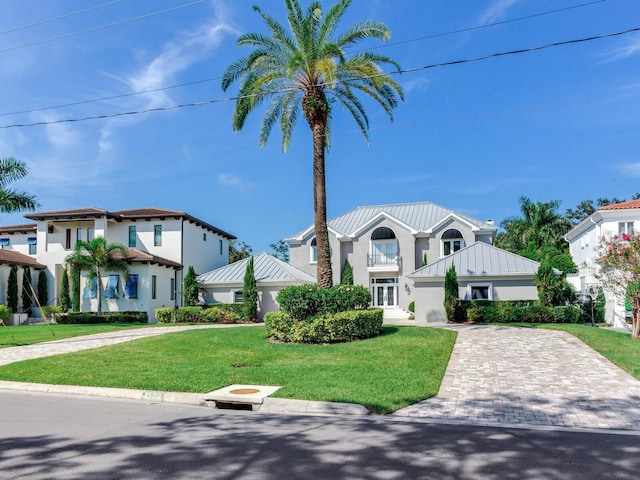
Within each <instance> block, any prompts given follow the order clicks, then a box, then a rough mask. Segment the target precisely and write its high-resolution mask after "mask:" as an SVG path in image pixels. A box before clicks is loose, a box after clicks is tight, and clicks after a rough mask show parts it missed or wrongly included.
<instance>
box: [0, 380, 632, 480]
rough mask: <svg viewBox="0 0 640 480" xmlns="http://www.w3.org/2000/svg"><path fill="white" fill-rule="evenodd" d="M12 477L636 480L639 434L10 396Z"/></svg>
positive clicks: (6, 428) (8, 464)
mask: <svg viewBox="0 0 640 480" xmlns="http://www.w3.org/2000/svg"><path fill="white" fill-rule="evenodd" d="M0 403H1V404H2V405H3V408H2V420H1V422H0V425H1V427H0V442H1V444H0V445H1V446H0V478H2V479H5V478H6V479H9V478H10V479H26V478H28V479H66V480H71V479H165V478H166V479H169V478H171V479H209V478H211V479H247V480H248V479H271V478H274V479H275V478H283V479H476V480H477V479H573V478H576V479H577V478H580V479H608V478H616V479H627V478H628V479H632V478H633V479H636V478H638V472H639V471H640V436H638V435H637V433H636V434H635V435H634V434H629V435H614V434H606V433H604V434H600V433H578V432H566V431H541V430H526V429H508V428H488V427H474V426H460V425H445V424H428V423H424V422H421V421H419V420H417V419H407V418H397V417H375V416H371V417H357V418H356V417H345V416H300V415H274V414H266V413H260V412H242V411H232V410H215V409H207V408H199V407H188V406H176V405H165V404H156V405H151V404H145V403H141V402H125V401H120V400H108V399H106V400H105V399H96V398H79V397H71V396H69V397H67V396H55V395H46V394H35V393H17V392H0Z"/></svg>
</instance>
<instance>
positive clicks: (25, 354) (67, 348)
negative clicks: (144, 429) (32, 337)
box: [0, 324, 253, 365]
mask: <svg viewBox="0 0 640 480" xmlns="http://www.w3.org/2000/svg"><path fill="white" fill-rule="evenodd" d="M245 325H253V324H232V325H185V326H175V327H148V328H144V327H143V328H130V329H125V330H118V331H115V332H104V333H96V334H94V335H85V336H81V337H72V338H63V339H62V340H53V341H51V342H43V343H34V344H33V345H25V346H24V347H9V348H0V365H7V364H9V363H14V362H21V361H23V360H31V359H33V358H41V357H50V356H52V355H62V354H65V353H73V352H79V351H81V350H89V349H91V348H99V347H106V346H108V345H115V344H116V343H123V342H130V341H131V340H138V339H140V338H146V337H155V336H157V335H164V334H165V333H172V332H181V331H183V330H195V329H200V328H229V327H239V326H245Z"/></svg>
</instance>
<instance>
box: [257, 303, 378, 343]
mask: <svg viewBox="0 0 640 480" xmlns="http://www.w3.org/2000/svg"><path fill="white" fill-rule="evenodd" d="M382 317H383V312H382V309H380V308H376V309H369V310H350V311H346V312H338V313H336V314H333V315H325V316H322V317H316V318H311V319H309V320H307V321H304V320H295V319H294V318H293V317H292V316H291V315H289V314H288V313H286V312H283V311H277V312H269V313H267V314H266V315H265V317H264V324H265V329H266V332H267V335H268V336H270V337H273V338H275V339H277V340H280V341H283V342H292V343H337V342H350V341H353V340H360V339H364V338H371V337H375V336H377V335H379V334H380V332H381V331H382Z"/></svg>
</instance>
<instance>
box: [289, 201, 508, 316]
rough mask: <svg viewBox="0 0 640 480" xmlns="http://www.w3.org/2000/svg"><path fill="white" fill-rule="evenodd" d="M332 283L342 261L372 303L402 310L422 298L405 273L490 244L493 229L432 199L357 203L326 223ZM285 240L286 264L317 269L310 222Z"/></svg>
mask: <svg viewBox="0 0 640 480" xmlns="http://www.w3.org/2000/svg"><path fill="white" fill-rule="evenodd" d="M327 226H328V229H329V243H330V246H331V261H332V268H333V281H334V283H336V284H337V283H340V276H341V272H342V269H343V267H344V263H345V260H348V261H349V263H350V264H351V266H352V268H353V281H354V284H357V285H364V286H367V287H368V288H370V290H371V294H372V297H373V306H374V307H382V308H384V309H385V314H386V315H387V316H388V317H389V316H394V310H395V311H400V312H402V311H403V310H406V309H407V307H408V306H409V303H410V302H411V301H415V302H416V305H417V304H418V303H419V302H420V301H422V300H421V299H420V298H418V297H417V296H416V294H415V292H414V291H413V288H412V286H413V279H412V278H410V274H412V273H413V272H414V271H416V270H417V269H418V268H420V267H421V266H422V263H423V260H424V258H425V256H426V259H427V263H428V264H431V263H434V262H436V261H438V260H439V259H441V258H443V257H446V256H448V255H451V254H454V253H456V252H457V251H459V250H462V249H464V248H465V247H467V246H469V245H473V244H475V243H476V242H481V243H485V244H488V245H490V244H492V243H493V240H494V238H495V235H496V231H497V228H496V227H495V226H494V224H493V222H492V221H486V222H483V221H481V220H477V219H475V218H472V217H469V216H467V215H464V214H461V213H459V212H455V211H453V210H449V209H447V208H444V207H441V206H440V205H436V204H434V203H431V202H420V203H405V204H391V205H376V206H368V207H358V208H356V209H355V210H352V211H350V212H348V213H345V214H344V215H340V216H339V217H336V218H334V219H332V220H330V221H329V222H328V223H327ZM285 241H286V242H287V243H288V244H289V247H290V258H291V260H290V263H291V265H293V266H294V267H297V268H299V269H300V270H303V271H305V272H307V273H309V274H315V273H316V245H315V235H314V229H313V225H312V226H310V227H308V228H307V229H306V230H303V231H301V232H299V233H297V234H295V235H292V236H291V237H289V238H286V239H285Z"/></svg>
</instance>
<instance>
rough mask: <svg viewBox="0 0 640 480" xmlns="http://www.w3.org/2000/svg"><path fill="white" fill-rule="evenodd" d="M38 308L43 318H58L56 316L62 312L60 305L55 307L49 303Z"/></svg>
mask: <svg viewBox="0 0 640 480" xmlns="http://www.w3.org/2000/svg"><path fill="white" fill-rule="evenodd" d="M40 310H41V311H42V316H43V317H44V318H51V317H52V316H54V317H55V320H56V321H57V320H58V317H59V316H60V314H61V313H63V310H62V307H56V306H51V305H43V306H42V307H41V308H40Z"/></svg>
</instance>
